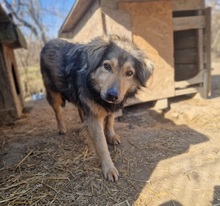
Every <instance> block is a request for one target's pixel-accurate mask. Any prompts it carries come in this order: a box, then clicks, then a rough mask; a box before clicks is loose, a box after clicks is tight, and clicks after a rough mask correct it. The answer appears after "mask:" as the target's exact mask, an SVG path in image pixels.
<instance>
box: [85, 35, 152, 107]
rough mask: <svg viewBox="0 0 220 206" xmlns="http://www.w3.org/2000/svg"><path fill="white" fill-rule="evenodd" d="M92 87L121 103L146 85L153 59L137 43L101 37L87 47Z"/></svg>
mask: <svg viewBox="0 0 220 206" xmlns="http://www.w3.org/2000/svg"><path fill="white" fill-rule="evenodd" d="M87 55H88V56H87V58H88V59H87V60H88V65H89V66H88V67H89V69H88V71H89V75H90V76H89V79H90V86H92V87H93V89H94V90H95V91H96V92H97V93H99V94H100V96H101V98H102V100H104V101H106V102H108V103H112V104H119V103H121V102H122V101H124V100H125V99H127V98H128V97H131V96H134V95H135V94H136V92H137V91H138V89H140V88H141V87H145V86H146V81H147V80H148V78H149V77H150V75H151V73H152V71H153V64H152V62H151V60H150V59H149V58H148V57H147V56H146V55H145V54H144V52H142V51H141V50H140V49H139V48H138V47H137V46H135V45H134V44H133V43H132V42H130V41H128V40H127V39H125V38H120V37H119V36H117V35H110V36H105V37H98V38H96V39H94V40H93V41H91V42H90V43H89V44H88V47H87Z"/></svg>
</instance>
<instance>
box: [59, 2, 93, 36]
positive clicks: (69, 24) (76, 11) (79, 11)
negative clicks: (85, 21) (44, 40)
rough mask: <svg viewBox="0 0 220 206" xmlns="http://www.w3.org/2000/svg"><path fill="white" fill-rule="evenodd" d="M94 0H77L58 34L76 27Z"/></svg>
mask: <svg viewBox="0 0 220 206" xmlns="http://www.w3.org/2000/svg"><path fill="white" fill-rule="evenodd" d="M94 2H95V1H94V0H76V1H75V3H74V5H73V7H72V8H71V10H70V12H69V14H68V16H67V17H66V19H65V20H64V23H63V24H62V26H61V28H60V30H59V33H58V36H59V37H60V36H61V35H62V34H64V33H67V32H69V31H71V30H73V29H74V27H75V26H76V25H77V23H78V22H79V20H80V19H81V17H82V16H83V15H84V14H85V13H86V11H87V10H88V8H89V7H90V6H91V5H92V4H93V3H94Z"/></svg>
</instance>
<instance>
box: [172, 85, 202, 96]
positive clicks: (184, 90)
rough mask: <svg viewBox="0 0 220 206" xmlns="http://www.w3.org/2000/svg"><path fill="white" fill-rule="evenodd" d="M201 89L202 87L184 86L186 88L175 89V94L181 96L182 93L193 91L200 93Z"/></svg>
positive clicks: (192, 92) (191, 92)
mask: <svg viewBox="0 0 220 206" xmlns="http://www.w3.org/2000/svg"><path fill="white" fill-rule="evenodd" d="M201 90H202V87H199V86H197V87H190V88H186V89H178V90H175V96H181V95H184V94H194V93H200V92H201Z"/></svg>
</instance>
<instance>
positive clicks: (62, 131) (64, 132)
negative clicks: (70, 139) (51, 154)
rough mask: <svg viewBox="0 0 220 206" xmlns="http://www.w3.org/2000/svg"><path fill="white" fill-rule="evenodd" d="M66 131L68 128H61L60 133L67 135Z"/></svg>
mask: <svg viewBox="0 0 220 206" xmlns="http://www.w3.org/2000/svg"><path fill="white" fill-rule="evenodd" d="M66 132H67V130H66V128H62V129H59V134H60V135H65V134H66Z"/></svg>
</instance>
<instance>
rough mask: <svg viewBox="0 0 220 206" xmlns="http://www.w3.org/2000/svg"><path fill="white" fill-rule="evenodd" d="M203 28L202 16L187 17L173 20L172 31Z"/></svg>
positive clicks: (203, 18) (203, 19)
mask: <svg viewBox="0 0 220 206" xmlns="http://www.w3.org/2000/svg"><path fill="white" fill-rule="evenodd" d="M202 28H205V17H204V16H189V17H177V18H173V30H174V31H181V30H189V29H202Z"/></svg>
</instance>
